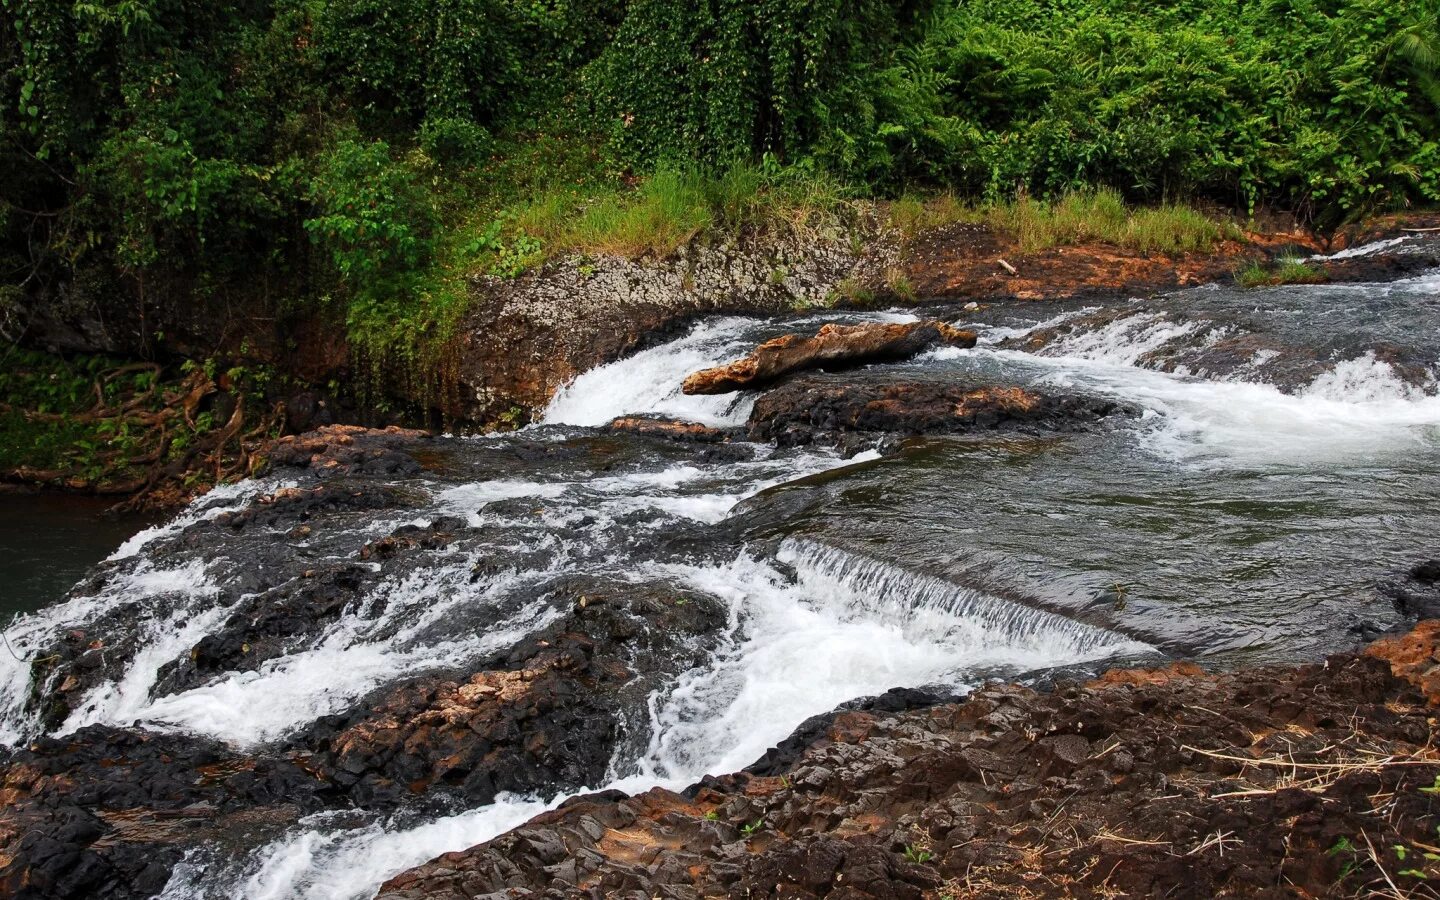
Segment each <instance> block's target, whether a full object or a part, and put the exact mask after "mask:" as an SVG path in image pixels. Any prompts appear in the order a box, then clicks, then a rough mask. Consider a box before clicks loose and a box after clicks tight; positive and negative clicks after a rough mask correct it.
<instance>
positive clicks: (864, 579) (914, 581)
mask: <svg viewBox="0 0 1440 900" xmlns="http://www.w3.org/2000/svg"><path fill="white" fill-rule="evenodd" d="M779 559H780V561H781V562H782V563H784V564H785V565H787V566H790V567H793V569H794V570H795V578H794V579H793V580H792V579H790V578H787V577H786V576H785V575H784V574H782V573H781V572H780V571H779V570H778V569H777V568H776V567H775V566H774V565H772V564H771V563H769V562H767V561H765V560H764V559H762V558H758V557H754V556H752V555H750V554H748V553H746V554H742V555H741V556H740V557H739V558H737V559H736V560H735V561H734V562H733V563H730V564H728V565H724V566H674V565H671V566H657V567H650V568H648V569H646V570H645V571H642V572H641V573H639V574H640V575H642V576H655V575H660V576H664V577H668V578H671V579H673V580H675V581H677V582H679V583H683V584H686V585H688V586H690V587H692V588H695V589H697V590H701V591H704V592H706V593H709V594H711V595H713V596H715V597H717V598H719V599H721V600H722V601H724V602H725V603H726V604H727V606H728V609H729V615H730V623H731V627H730V636H729V638H728V639H727V642H726V646H725V647H723V648H722V649H721V651H720V652H718V653H717V654H716V656H715V658H714V659H713V660H712V662H711V663H710V664H709V665H707V666H704V667H702V668H700V669H697V670H694V671H692V672H689V673H687V674H685V675H684V676H682V677H681V678H680V679H679V681H678V682H677V684H676V685H675V686H674V688H673V689H672V690H670V691H669V692H667V693H665V694H663V695H657V696H656V697H654V698H653V700H652V706H651V723H650V727H651V734H652V737H651V741H650V746H649V748H648V751H647V752H646V754H645V755H644V756H643V757H642V758H640V759H638V760H634V761H629V762H627V761H624V760H618V761H617V763H616V768H617V769H618V770H619V771H620V773H622V774H621V775H620V776H619V777H617V778H616V779H614V780H613V781H612V782H611V783H609V784H606V785H597V786H594V787H593V788H587V789H585V790H582V791H578V792H576V793H588V792H589V791H590V790H600V789H607V788H618V789H621V790H626V791H631V792H634V791H641V790H646V789H648V788H651V787H655V786H660V787H668V788H671V789H679V788H681V787H683V786H685V785H687V784H691V783H693V782H695V781H697V780H699V779H700V778H701V777H702V776H704V775H706V774H721V773H725V772H731V771H735V770H737V769H740V768H743V767H744V766H746V765H749V764H750V763H752V762H754V761H755V760H756V759H758V758H759V757H760V756H761V755H762V754H763V753H764V752H765V751H766V750H767V749H768V748H770V747H772V746H774V745H775V744H776V743H778V742H779V741H781V740H782V739H784V738H785V737H786V736H787V735H788V734H789V733H790V732H791V730H793V728H794V727H795V726H796V725H798V724H799V723H800V722H803V721H804V720H805V719H807V718H809V717H811V716H813V715H817V714H819V713H823V712H827V711H829V710H832V709H834V708H835V707H836V706H837V705H839V704H840V703H843V702H845V701H847V700H850V699H853V698H856V697H864V696H870V695H874V694H877V693H881V692H883V691H885V690H888V689H889V688H892V687H898V686H921V685H927V684H938V685H941V686H944V687H947V688H951V689H963V688H964V687H966V682H965V680H964V679H965V673H966V672H974V671H977V670H984V671H994V670H1004V671H1011V672H1017V673H1018V672H1023V671H1026V670H1029V669H1034V668H1039V667H1048V666H1056V665H1065V664H1069V663H1076V662H1081V661H1084V660H1090V659H1100V658H1105V657H1107V656H1112V655H1115V654H1117V653H1122V652H1124V653H1132V654H1134V653H1145V652H1148V651H1151V650H1152V648H1149V647H1148V646H1146V645H1144V644H1141V643H1137V642H1135V641H1130V640H1127V639H1125V638H1122V637H1120V636H1118V635H1116V634H1114V633H1112V632H1108V631H1105V630H1103V629H1099V628H1094V627H1091V626H1088V625H1083V624H1080V623H1077V622H1074V621H1071V620H1068V619H1064V618H1062V617H1059V616H1056V615H1053V614H1051V613H1046V612H1043V611H1040V610H1034V609H1029V608H1026V607H1022V606H1019V605H1016V604H1012V603H1009V602H1006V601H1003V600H1000V599H998V598H995V597H990V596H986V595H984V594H981V593H979V592H977V591H973V590H969V589H966V588H962V587H959V586H956V585H953V584H949V583H947V582H944V581H941V580H940V579H937V578H932V577H929V576H924V575H915V574H912V573H907V572H905V571H903V570H901V569H897V568H895V567H893V566H889V565H887V564H885V563H881V562H879V561H876V560H871V559H866V558H864V557H858V556H855V555H853V554H849V553H846V552H844V551H841V550H839V549H836V548H833V547H828V546H825V545H821V544H816V543H813V542H808V541H787V542H786V544H785V546H784V547H783V548H782V551H781V553H780V556H779ZM563 799H564V798H563V797H561V798H554V799H552V800H551V801H550V802H549V803H545V802H542V801H538V800H534V799H530V798H519V797H505V798H501V799H499V800H497V801H496V803H495V804H493V805H491V806H487V807H484V808H482V809H479V810H474V811H470V812H466V813H462V814H459V815H455V816H450V817H447V818H442V819H440V820H437V821H433V822H427V823H424V824H421V825H417V826H412V827H401V826H397V825H396V824H394V823H389V824H386V823H369V824H365V825H361V826H358V827H355V826H352V827H343V826H341V827H330V828H325V827H323V826H324V825H325V824H326V819H325V818H324V817H317V819H316V820H315V821H314V822H313V823H312V825H314V826H318V827H316V828H315V830H305V831H301V832H299V833H296V834H292V835H290V836H287V837H285V838H283V839H281V840H279V841H276V842H275V843H273V844H271V845H270V846H269V847H266V848H264V849H263V850H262V851H260V852H259V853H258V854H257V856H256V861H255V862H253V863H252V864H251V866H250V867H249V868H248V869H246V870H244V871H242V872H238V873H235V874H234V875H233V876H232V886H233V892H234V893H236V894H237V895H240V896H245V897H249V898H256V900H263V898H276V900H279V898H305V900H322V898H324V900H330V898H335V900H339V898H358V897H368V896H372V895H373V892H374V891H375V889H376V888H377V887H378V885H380V884H381V883H383V882H384V881H385V880H386V879H388V878H390V877H392V876H394V875H395V874H398V873H399V872H402V871H404V870H406V869H408V868H411V867H413V866H415V865H417V864H419V863H421V862H424V861H427V860H430V859H433V858H435V857H437V856H439V855H441V854H443V853H447V852H450V851H453V850H462V849H465V848H467V847H471V846H474V845H475V844H478V843H482V842H484V841H487V840H489V839H491V838H493V837H495V836H496V835H498V834H500V833H502V832H504V831H506V830H508V829H510V828H513V827H515V826H516V825H519V824H521V823H523V822H524V821H526V820H527V819H529V818H531V817H533V816H534V815H535V814H536V813H538V812H540V811H541V810H543V809H545V808H547V807H548V806H552V805H555V804H557V803H559V802H561V801H562V800H563ZM202 884H203V885H204V886H205V887H206V889H209V890H213V888H214V884H213V882H202V881H201V880H200V871H199V870H198V869H197V868H187V869H186V870H184V871H183V872H180V873H177V875H176V876H175V878H174V879H173V880H172V882H171V885H170V888H169V889H168V890H167V891H166V894H165V895H164V896H166V897H169V898H174V900H180V898H188V897H192V896H194V895H195V894H196V893H198V892H200V891H199V889H200V887H201V885H202Z"/></svg>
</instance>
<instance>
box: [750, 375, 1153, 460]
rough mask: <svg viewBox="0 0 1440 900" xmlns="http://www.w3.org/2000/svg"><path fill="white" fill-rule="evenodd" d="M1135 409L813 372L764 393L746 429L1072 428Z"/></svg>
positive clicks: (838, 433)
mask: <svg viewBox="0 0 1440 900" xmlns="http://www.w3.org/2000/svg"><path fill="white" fill-rule="evenodd" d="M1134 413H1135V411H1134V410H1132V409H1130V408H1129V407H1127V406H1125V405H1124V404H1121V403H1117V402H1115V401H1113V400H1106V399H1103V398H1094V397H1084V396H1071V395H1066V396H1052V395H1048V394H1040V393H1037V392H1035V391H1031V390H1027V389H1024V388H1019V387H1013V386H998V385H989V386H980V385H958V384H952V383H946V382H932V381H915V380H865V381H839V380H832V379H824V378H814V377H812V378H806V379H798V380H796V381H792V382H790V383H789V384H785V385H782V386H781V387H778V388H775V389H773V390H771V391H769V392H767V393H765V394H764V395H763V396H761V397H760V399H759V400H757V401H756V403H755V408H754V410H753V411H752V412H751V414H750V421H749V426H748V428H749V435H750V438H751V439H752V440H766V441H775V442H776V443H777V444H779V445H781V446H799V445H803V444H809V443H812V442H815V441H833V440H836V439H838V438H840V437H842V436H844V435H847V434H852V433H855V432H863V433H872V434H912V435H918V434H965V433H983V432H988V431H997V430H1004V431H1016V430H1019V431H1034V432H1042V431H1075V430H1080V429H1083V428H1086V427H1089V426H1092V425H1094V424H1095V423H1096V422H1098V421H1100V420H1101V419H1104V418H1106V417H1107V416H1112V415H1116V414H1124V415H1132V414H1134Z"/></svg>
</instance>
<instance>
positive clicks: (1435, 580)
mask: <svg viewBox="0 0 1440 900" xmlns="http://www.w3.org/2000/svg"><path fill="white" fill-rule="evenodd" d="M1380 593H1382V594H1384V595H1385V596H1387V597H1389V598H1390V599H1391V600H1392V601H1393V602H1394V603H1395V608H1396V609H1398V610H1399V611H1400V613H1401V614H1402V615H1406V616H1413V617H1415V618H1418V619H1436V618H1440V559H1432V560H1427V561H1426V562H1422V563H1420V564H1418V565H1416V566H1415V567H1414V568H1412V569H1411V570H1410V571H1408V572H1406V573H1405V574H1403V575H1400V576H1398V577H1396V578H1393V579H1391V580H1388V581H1386V582H1383V583H1381V585H1380Z"/></svg>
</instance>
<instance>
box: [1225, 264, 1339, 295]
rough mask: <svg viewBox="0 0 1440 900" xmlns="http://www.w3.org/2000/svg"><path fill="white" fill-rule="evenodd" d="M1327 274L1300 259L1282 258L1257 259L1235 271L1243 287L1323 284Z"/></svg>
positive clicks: (1236, 278) (1238, 281) (1326, 279)
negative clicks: (1264, 260)
mask: <svg viewBox="0 0 1440 900" xmlns="http://www.w3.org/2000/svg"><path fill="white" fill-rule="evenodd" d="M1328 280H1329V278H1328V276H1326V274H1325V273H1324V272H1323V271H1322V270H1320V269H1317V268H1316V267H1314V266H1312V265H1310V264H1309V263H1307V262H1305V261H1304V260H1300V259H1281V260H1278V261H1276V262H1273V263H1268V264H1267V263H1264V262H1262V261H1260V260H1255V261H1253V262H1250V263H1248V264H1246V265H1245V266H1244V267H1242V268H1240V269H1239V270H1238V271H1236V272H1235V281H1236V283H1237V284H1239V285H1240V286H1241V287H1245V288H1256V287H1277V286H1279V285H1283V284H1322V283H1324V282H1325V281H1328Z"/></svg>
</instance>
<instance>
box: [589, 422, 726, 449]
mask: <svg viewBox="0 0 1440 900" xmlns="http://www.w3.org/2000/svg"><path fill="white" fill-rule="evenodd" d="M609 428H610V430H611V431H617V432H623V433H626V434H638V435H640V436H641V437H659V438H665V439H667V440H672V441H679V442H681V443H698V444H719V443H722V442H724V441H728V440H730V439H731V438H732V437H734V436H735V433H734V431H732V430H730V429H726V428H711V427H710V426H708V425H701V424H699V423H698V422H682V421H680V420H679V419H663V418H658V417H646V416H625V417H623V418H619V419H616V420H615V421H613V422H611V423H610V426H609Z"/></svg>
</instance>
